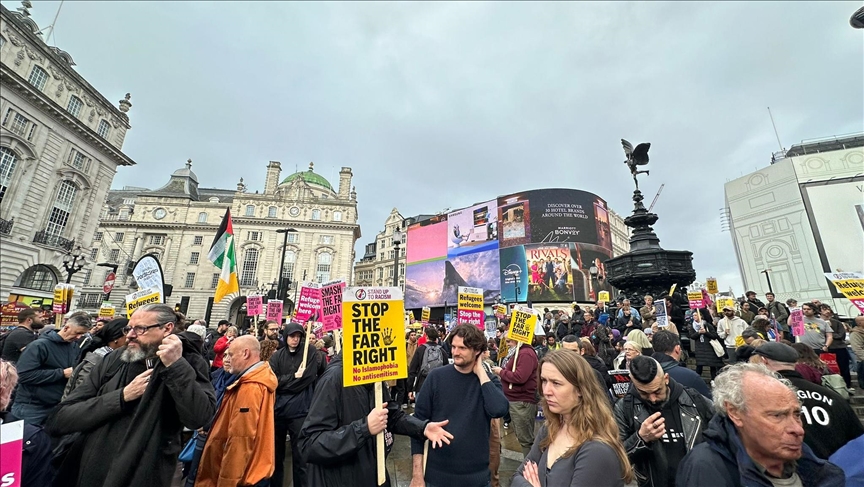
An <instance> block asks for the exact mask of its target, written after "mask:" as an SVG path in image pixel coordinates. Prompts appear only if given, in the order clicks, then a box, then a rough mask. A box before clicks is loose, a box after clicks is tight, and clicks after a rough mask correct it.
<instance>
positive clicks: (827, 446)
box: [753, 342, 864, 459]
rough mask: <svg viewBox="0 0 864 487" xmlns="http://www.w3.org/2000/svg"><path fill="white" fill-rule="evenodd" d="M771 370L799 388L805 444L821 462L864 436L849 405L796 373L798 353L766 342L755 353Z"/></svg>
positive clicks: (862, 427)
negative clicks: (821, 459)
mask: <svg viewBox="0 0 864 487" xmlns="http://www.w3.org/2000/svg"><path fill="white" fill-rule="evenodd" d="M753 353H754V355H755V356H758V357H759V358H760V359H761V360H760V362H761V363H762V364H764V365H765V366H766V367H768V368H769V369H771V370H773V371H774V372H777V373H778V374H780V375H781V376H783V377H784V378H785V379H788V380H789V382H791V383H792V385H794V386H795V387H796V388H798V392H797V394H798V398H799V399H800V400H801V422H802V424H803V425H804V443H806V444H807V445H809V446H810V448H812V449H813V453H815V454H816V456H818V457H819V458H825V459H827V458H828V457H830V456H831V455H832V454H833V453H834V452H835V451H837V450H839V449H840V447H842V446H843V445H845V444H846V443H848V442H850V441H852V440H854V439H855V438H857V437H859V436H861V435H864V426H862V425H861V421H859V420H858V417H857V416H856V415H855V411H854V410H853V409H852V406H850V405H849V403H848V402H847V401H846V400H845V399H843V398H842V397H840V395H839V394H837V393H836V392H834V391H832V390H831V389H828V388H827V387H824V386H821V385H818V384H814V383H813V382H810V381H809V380H807V379H805V378H804V377H803V376H802V375H801V374H800V373H798V372H797V371H796V370H795V362H797V361H798V352H797V351H796V350H795V349H794V348H792V347H790V346H789V345H786V344H785V343H780V342H766V343H764V344H762V346H760V347H757V348H756V350H755V351H754V352H753Z"/></svg>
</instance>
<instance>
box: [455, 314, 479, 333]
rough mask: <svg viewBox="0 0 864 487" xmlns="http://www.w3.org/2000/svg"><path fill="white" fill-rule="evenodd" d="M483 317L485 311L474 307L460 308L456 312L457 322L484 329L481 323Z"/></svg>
mask: <svg viewBox="0 0 864 487" xmlns="http://www.w3.org/2000/svg"><path fill="white" fill-rule="evenodd" d="M485 317H486V316H485V313H483V312H482V311H479V310H476V309H460V310H458V311H457V312H456V322H457V323H459V324H462V323H467V324H471V325H474V326H476V327H478V328H482V329H484V330H485V329H486V325H485V323H483V319H484V318H485Z"/></svg>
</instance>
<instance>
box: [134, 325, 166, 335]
mask: <svg viewBox="0 0 864 487" xmlns="http://www.w3.org/2000/svg"><path fill="white" fill-rule="evenodd" d="M169 323H170V322H169ZM167 324H168V323H156V324H155V325H149V326H125V327H123V334H124V335H128V334H129V332H130V331H133V330H134V331H135V335H143V334H145V333H147V332H148V331H150V329H151V328H156V327H160V326H165V325H167Z"/></svg>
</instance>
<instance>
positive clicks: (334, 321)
mask: <svg viewBox="0 0 864 487" xmlns="http://www.w3.org/2000/svg"><path fill="white" fill-rule="evenodd" d="M344 289H345V282H344V281H339V282H333V283H330V284H325V285H324V287H322V288H321V323H322V324H323V325H324V326H323V327H322V328H321V331H323V332H328V331H333V330H338V329H339V328H341V327H342V292H343V291H344Z"/></svg>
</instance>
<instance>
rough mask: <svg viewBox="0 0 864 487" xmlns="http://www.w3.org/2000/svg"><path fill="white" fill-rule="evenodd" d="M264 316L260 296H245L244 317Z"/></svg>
mask: <svg viewBox="0 0 864 487" xmlns="http://www.w3.org/2000/svg"><path fill="white" fill-rule="evenodd" d="M260 314H264V303H263V299H262V298H261V296H260V295H257V294H253V295H251V296H246V316H258V315H260Z"/></svg>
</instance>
